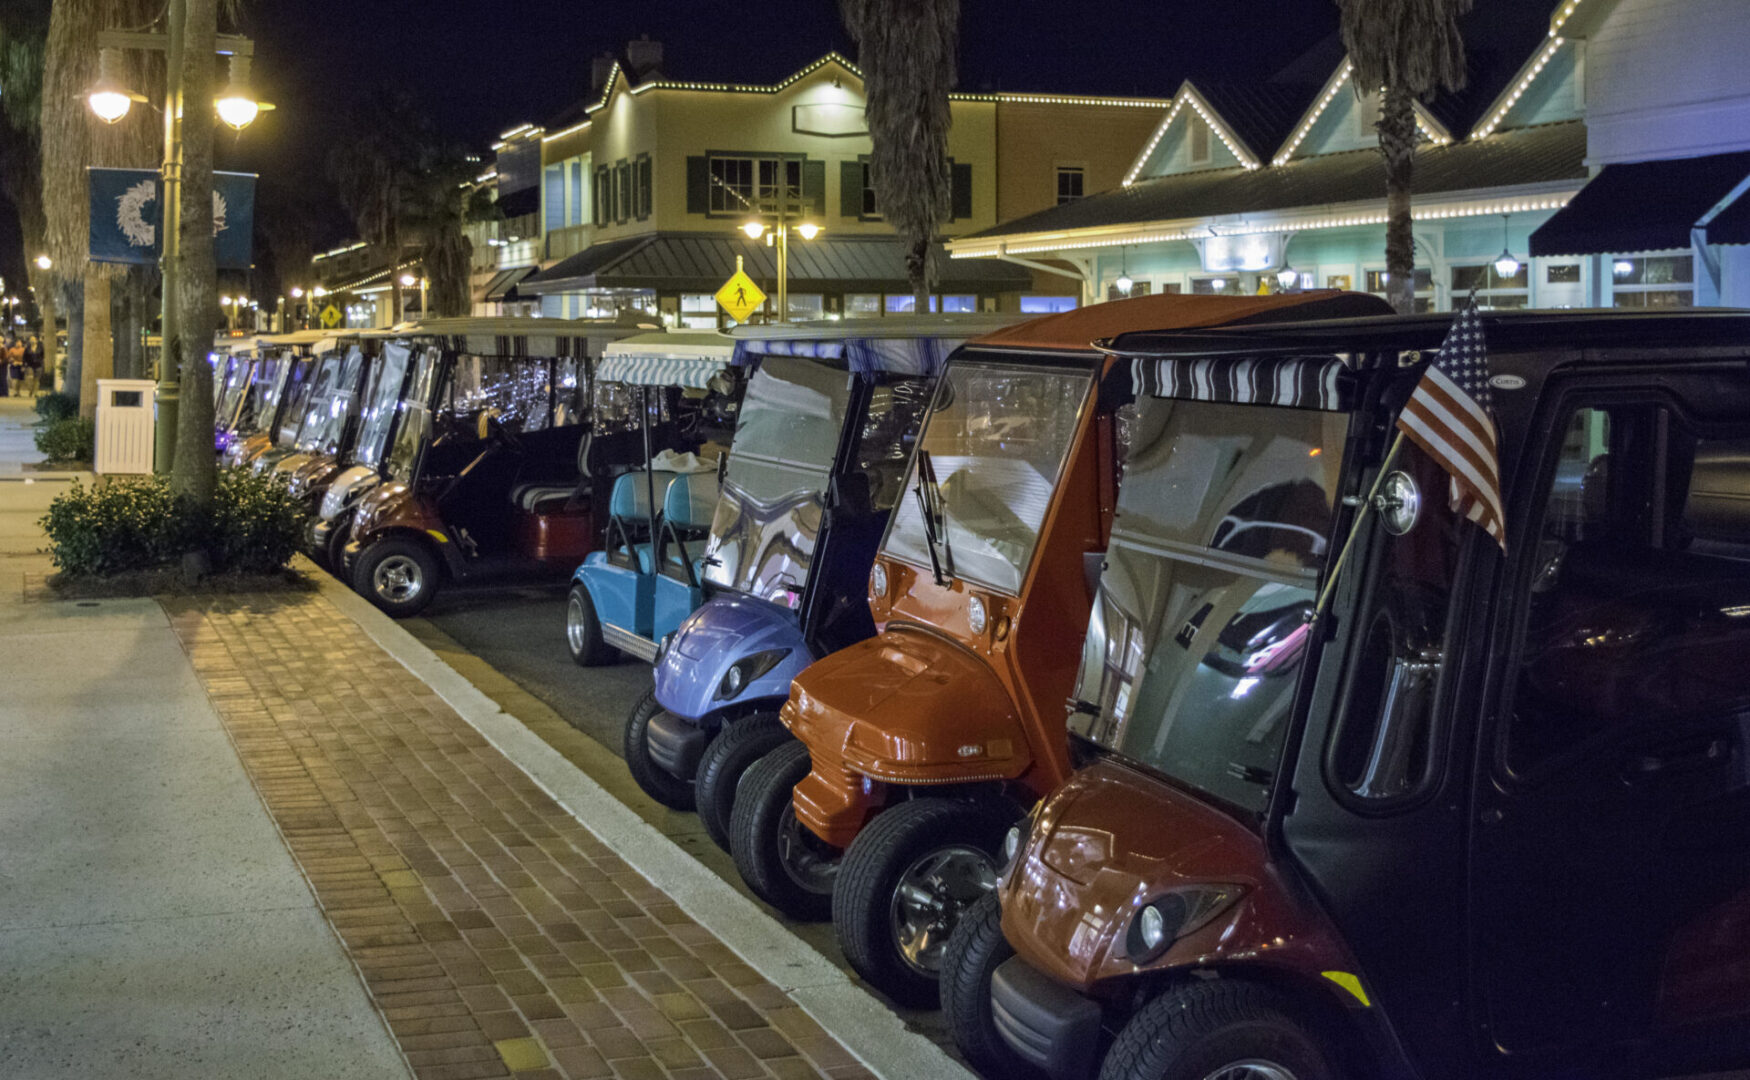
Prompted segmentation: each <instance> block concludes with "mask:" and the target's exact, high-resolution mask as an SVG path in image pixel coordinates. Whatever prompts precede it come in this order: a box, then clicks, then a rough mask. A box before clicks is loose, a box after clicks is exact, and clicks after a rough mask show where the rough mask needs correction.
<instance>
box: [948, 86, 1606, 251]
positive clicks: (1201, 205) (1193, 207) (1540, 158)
mask: <svg viewBox="0 0 1750 1080" xmlns="http://www.w3.org/2000/svg"><path fill="white" fill-rule="evenodd" d="M1585 159H1586V125H1585V124H1584V123H1582V122H1581V121H1578V120H1570V121H1564V122H1562V123H1559V124H1544V125H1541V126H1538V127H1530V128H1517V129H1514V130H1511V131H1502V132H1497V133H1496V134H1494V135H1491V136H1489V137H1488V138H1486V139H1478V140H1476V141H1474V142H1471V141H1467V142H1457V143H1452V144H1450V145H1448V146H1424V147H1422V148H1421V149H1420V150H1418V151H1417V152H1416V181H1415V184H1416V188H1415V190H1416V195H1417V196H1418V197H1422V196H1428V195H1439V194H1443V193H1449V192H1459V191H1479V190H1486V189H1489V188H1502V187H1514V186H1518V185H1528V184H1545V183H1550V182H1553V181H1562V180H1572V181H1574V182H1575V183H1576V184H1578V183H1580V182H1582V181H1584V180H1585V179H1586V160H1585ZM1384 198H1385V162H1384V159H1383V158H1381V157H1380V155H1379V151H1377V150H1374V149H1366V150H1350V151H1346V152H1344V153H1338V154H1320V155H1317V156H1313V157H1299V158H1294V159H1292V160H1290V161H1288V162H1286V163H1284V164H1282V165H1273V166H1268V167H1265V168H1261V169H1244V168H1238V167H1235V168H1228V169H1213V170H1210V171H1207V172H1195V173H1182V174H1178V175H1175V176H1162V177H1157V178H1155V179H1152V180H1143V181H1139V182H1138V183H1135V184H1132V185H1131V186H1129V187H1127V188H1120V189H1118V190H1115V191H1107V192H1102V193H1101V194H1098V195H1092V196H1089V197H1088V198H1085V199H1077V200H1075V201H1074V202H1068V203H1064V204H1063V205H1061V206H1054V207H1051V208H1049V209H1046V210H1041V211H1039V212H1038V213H1036V214H1029V215H1027V216H1026V217H1022V218H1016V219H1015V220H1014V221H1009V222H1005V223H1004V224H1002V225H998V226H997V227H995V228H992V229H985V230H984V231H982V232H977V233H973V234H972V235H971V236H968V237H962V238H961V239H965V240H974V239H987V238H995V237H1004V236H1019V235H1025V234H1028V233H1039V232H1062V231H1067V230H1073V229H1091V228H1099V227H1102V226H1110V225H1131V224H1144V223H1147V222H1152V221H1174V220H1181V219H1186V218H1206V217H1219V216H1223V215H1228V214H1247V213H1264V212H1267V211H1275V210H1290V209H1294V208H1296V207H1308V206H1323V205H1328V204H1339V203H1354V202H1373V201H1381V200H1383V199H1384ZM960 261H962V262H965V261H968V260H964V259H963V260H960Z"/></svg>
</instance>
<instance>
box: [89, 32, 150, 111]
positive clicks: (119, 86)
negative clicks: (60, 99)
mask: <svg viewBox="0 0 1750 1080" xmlns="http://www.w3.org/2000/svg"><path fill="white" fill-rule="evenodd" d="M119 63H120V54H119V53H117V52H116V50H114V49H99V50H97V81H96V82H94V83H92V84H91V89H89V90H87V91H85V101H86V103H87V104H89V105H90V106H91V111H92V112H94V113H96V114H97V118H98V119H99V120H102V121H103V122H104V123H106V124H115V123H119V122H120V121H121V119H122V118H123V117H124V116H126V115H128V110H129V109H132V108H133V107H134V102H136V101H145V100H146V98H145V96H144V95H143V94H136V93H134V92H133V91H132V90H129V89H128V88H127V86H126V85H125V84H124V83H123V82H122V81H121V79H120V78H118V77H117V76H116V71H117V67H118V65H119Z"/></svg>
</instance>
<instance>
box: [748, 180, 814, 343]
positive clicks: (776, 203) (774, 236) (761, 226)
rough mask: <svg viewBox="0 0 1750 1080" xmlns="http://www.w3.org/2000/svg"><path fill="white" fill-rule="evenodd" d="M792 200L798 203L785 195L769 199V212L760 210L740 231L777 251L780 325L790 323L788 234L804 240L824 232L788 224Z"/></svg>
mask: <svg viewBox="0 0 1750 1080" xmlns="http://www.w3.org/2000/svg"><path fill="white" fill-rule="evenodd" d="M793 201H795V202H799V200H792V199H790V198H788V197H786V196H779V197H778V198H776V199H774V200H772V208H771V209H770V210H766V209H764V208H763V207H762V209H761V217H757V218H751V219H749V220H748V221H746V222H744V223H743V224H742V225H741V231H742V232H743V233H745V234H746V235H747V238H748V239H749V240H758V239H759V238H760V237H762V236H764V237H765V238H766V246H767V247H772V248H776V249H777V252H778V297H777V299H778V321H779V322H789V321H790V234H791V233H795V234H796V235H797V236H800V237H801V238H802V239H804V240H813V239H814V238H815V237H817V236H819V235H820V234H821V232H822V231H823V230H822V229H821V227H820V226H819V225H817V224H815V223H814V222H812V221H801V222H798V223H796V224H795V225H791V224H790V218H791V209H792V206H791V204H792V202H793ZM766 216H770V217H773V218H775V219H776V223H775V224H770V225H768V224H767V223H766V222H765V220H764V217H766Z"/></svg>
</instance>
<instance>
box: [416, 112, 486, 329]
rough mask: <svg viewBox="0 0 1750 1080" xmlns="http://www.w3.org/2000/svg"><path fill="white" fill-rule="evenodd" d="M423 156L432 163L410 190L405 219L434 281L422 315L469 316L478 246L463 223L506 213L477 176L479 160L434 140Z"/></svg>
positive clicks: (424, 269)
mask: <svg viewBox="0 0 1750 1080" xmlns="http://www.w3.org/2000/svg"><path fill="white" fill-rule="evenodd" d="M422 156H423V157H426V158H428V159H429V164H427V165H426V166H425V167H424V168H422V169H421V170H420V172H421V181H420V183H419V184H417V185H416V186H415V187H414V188H413V189H412V190H411V191H410V192H409V200H408V214H407V219H406V222H405V228H406V230H407V238H408V240H409V241H410V242H411V243H412V244H413V245H414V246H415V249H416V250H417V253H418V258H419V265H420V270H421V272H422V273H423V274H424V275H425V277H427V278H428V279H430V281H431V290H430V300H431V310H430V311H428V312H422V313H421V315H422V316H425V317H429V316H432V315H437V316H440V317H447V316H454V315H466V314H468V309H469V307H470V306H471V304H472V288H471V284H472V283H471V281H470V277H471V275H472V273H473V256H474V245H473V243H472V241H470V240H469V239H468V234H467V232H466V230H465V228H464V227H465V226H466V225H468V224H469V223H470V222H475V221H487V220H491V219H492V218H494V217H501V216H503V215H502V213H501V211H499V209H498V206H497V204H496V203H494V202H493V201H492V198H491V195H490V193H489V192H488V191H487V190H486V189H485V188H484V187H482V186H481V185H480V184H479V183H478V182H476V180H475V174H476V173H477V172H478V171H479V166H478V164H477V163H470V162H469V161H468V159H467V156H466V155H465V154H464V153H463V152H462V150H461V149H459V148H457V147H444V146H439V145H437V144H435V143H433V144H431V145H428V146H426V147H424V148H423V151H422Z"/></svg>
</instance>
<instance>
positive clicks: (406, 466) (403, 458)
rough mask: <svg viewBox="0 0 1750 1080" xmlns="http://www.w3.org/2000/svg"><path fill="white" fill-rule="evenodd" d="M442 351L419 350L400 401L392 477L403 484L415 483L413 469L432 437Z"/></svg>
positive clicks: (390, 449) (390, 454)
mask: <svg viewBox="0 0 1750 1080" xmlns="http://www.w3.org/2000/svg"><path fill="white" fill-rule="evenodd" d="M442 360H443V352H442V350H440V349H437V348H426V349H421V350H419V359H418V361H417V362H416V366H415V367H414V369H413V384H412V385H411V386H409V387H408V388H407V396H406V398H404V399H403V400H402V402H401V423H400V425H399V426H397V427H396V428H395V442H394V444H393V445H392V446H391V447H390V448H389V477H390V478H391V479H394V480H399V481H401V482H402V483H412V481H413V470H414V469H415V468H416V467H417V466H418V465H419V452H420V450H422V449H424V447H425V441H426V439H428V438H430V437H431V428H432V421H431V404H432V401H431V399H432V394H433V392H434V391H435V390H436V383H437V379H438V373H439V371H441V370H442V368H443V365H442Z"/></svg>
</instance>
